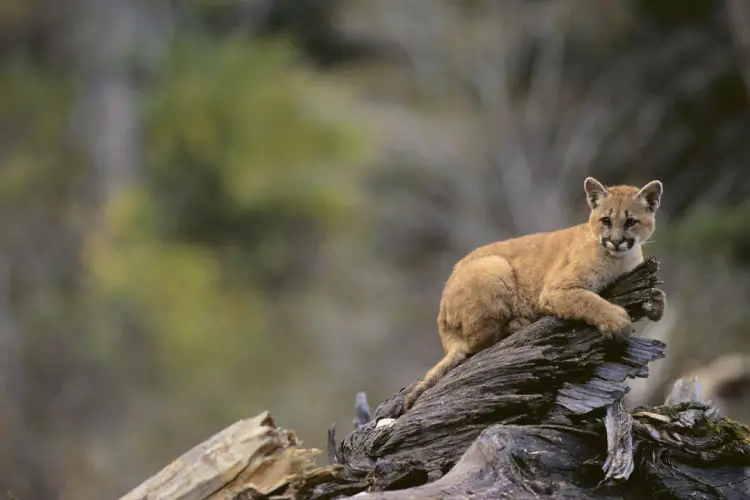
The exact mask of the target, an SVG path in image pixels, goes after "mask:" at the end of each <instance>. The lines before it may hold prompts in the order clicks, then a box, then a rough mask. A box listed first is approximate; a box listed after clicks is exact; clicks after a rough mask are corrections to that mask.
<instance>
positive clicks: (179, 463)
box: [120, 412, 337, 500]
mask: <svg viewBox="0 0 750 500" xmlns="http://www.w3.org/2000/svg"><path fill="white" fill-rule="evenodd" d="M298 444H299V441H298V440H297V437H296V435H295V434H294V432H292V431H289V430H285V429H280V428H278V427H276V425H275V424H274V422H273V419H272V418H271V415H270V414H269V413H268V412H263V413H261V414H260V415H258V416H256V417H254V418H248V419H244V420H240V421H239V422H236V423H234V424H233V425H231V426H229V427H227V428H226V429H224V430H223V431H221V432H219V433H217V434H215V435H214V436H212V437H211V438H209V439H207V440H206V441H204V442H203V443H201V444H199V445H198V446H195V447H194V448H192V449H191V450H189V451H188V452H186V453H185V454H183V455H182V456H181V457H179V458H178V459H177V460H175V461H174V462H172V463H171V464H169V465H168V466H167V467H165V468H164V469H162V470H161V471H160V472H159V473H157V474H156V475H155V476H153V477H151V478H150V479H148V480H147V481H145V482H144V483H142V484H141V485H139V486H138V487H136V488H135V489H133V490H132V491H130V492H129V493H127V494H126V495H124V496H123V497H121V498H120V500H157V499H158V500H232V499H234V498H236V497H238V496H241V495H244V496H245V497H246V498H252V497H253V495H255V496H256V497H257V496H260V497H261V498H262V497H264V495H266V494H271V493H273V492H274V491H276V490H279V489H282V490H283V489H286V488H287V487H288V480H287V477H288V476H289V475H292V476H294V477H297V478H299V479H301V480H304V481H306V482H307V483H308V484H314V483H315V481H326V480H329V478H330V477H331V476H332V475H333V473H334V472H335V471H336V470H337V468H336V467H322V468H315V462H314V460H313V457H314V456H315V455H316V454H318V453H319V451H318V450H304V449H297V445H298Z"/></svg>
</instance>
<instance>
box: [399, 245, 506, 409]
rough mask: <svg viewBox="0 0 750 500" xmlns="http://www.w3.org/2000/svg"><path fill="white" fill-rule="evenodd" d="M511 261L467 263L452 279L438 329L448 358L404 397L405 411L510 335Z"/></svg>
mask: <svg viewBox="0 0 750 500" xmlns="http://www.w3.org/2000/svg"><path fill="white" fill-rule="evenodd" d="M512 276H513V271H512V269H511V267H510V265H509V264H508V261H506V260H505V259H503V258H502V257H497V256H492V257H487V258H485V259H481V260H476V261H473V262H469V263H467V264H465V265H464V266H463V267H461V268H460V269H456V270H455V271H454V274H453V275H451V277H450V278H449V279H448V282H447V283H446V286H445V290H444V292H443V298H442V300H441V301H440V313H439V314H438V329H439V332H440V340H441V342H442V344H443V349H444V350H445V356H444V357H443V359H442V360H440V361H439V362H438V364H436V365H435V366H434V367H433V368H432V369H431V370H430V371H428V372H427V374H426V375H425V376H424V378H423V379H422V381H421V382H419V383H418V384H417V385H416V387H414V389H413V390H412V391H411V392H410V393H409V394H407V395H406V397H405V398H404V411H407V410H409V408H411V407H412V405H413V404H414V402H415V401H416V400H417V398H419V396H421V395H422V393H424V392H425V391H426V390H427V389H429V388H430V387H432V386H434V385H435V384H436V383H437V381H438V380H440V378H441V377H443V376H444V375H445V374H446V373H448V372H449V371H450V370H452V369H453V368H455V367H456V366H458V365H460V364H461V363H463V362H464V361H465V360H466V358H468V357H469V356H471V355H473V354H476V353H478V352H479V351H481V350H483V349H486V348H487V347H489V346H491V345H493V344H495V343H496V342H498V341H499V340H501V339H502V338H503V337H505V336H507V335H508V332H507V327H508V321H509V319H510V318H511V317H512V314H511V307H510V297H511V296H512V294H513V293H514V292H515V284H514V283H513V281H512Z"/></svg>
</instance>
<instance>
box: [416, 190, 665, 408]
mask: <svg viewBox="0 0 750 500" xmlns="http://www.w3.org/2000/svg"><path fill="white" fill-rule="evenodd" d="M584 191H585V193H586V199H587V200H588V204H589V206H590V207H591V214H590V216H589V221H588V222H584V223H582V224H579V225H577V226H573V227H569V228H566V229H561V230H559V231H553V232H548V233H536V234H530V235H526V236H522V237H519V238H513V239H509V240H505V241H498V242H496V243H492V244H489V245H485V246H483V247H480V248H477V249H476V250H474V251H472V252H471V253H469V254H468V255H467V256H466V257H464V258H463V259H461V260H460V261H459V262H458V263H457V264H456V265H455V266H454V268H453V272H452V273H451V275H450V277H449V278H448V280H447V282H446V284H445V288H444V290H443V296H442V298H441V300H440V311H439V313H438V319H437V326H438V332H439V334H440V341H441V342H442V344H443V349H444V350H445V356H444V357H443V359H442V360H440V362H438V363H437V364H436V365H435V366H434V367H433V368H432V369H431V370H430V371H429V372H427V374H426V375H425V376H424V378H423V379H422V381H421V382H420V383H419V384H417V385H416V386H415V388H414V389H413V390H412V391H411V392H410V393H409V394H407V395H406V397H405V398H404V408H405V409H407V410H408V409H409V408H410V407H411V406H412V404H414V401H415V400H416V399H417V398H418V397H419V396H420V394H422V393H423V392H424V391H425V390H427V389H429V388H430V387H432V386H433V385H435V383H436V382H437V381H438V380H439V379H440V377H442V376H443V375H445V373H447V372H448V371H450V370H451V369H453V368H454V367H455V366H457V365H459V364H460V363H462V362H463V361H464V360H465V359H466V358H467V357H469V356H471V355H473V354H476V353H477V352H479V351H481V350H483V349H486V348H487V347H489V346H491V345H493V344H494V343H496V342H498V341H500V340H502V339H503V338H505V337H507V336H508V335H511V334H512V333H514V332H516V331H518V330H520V329H522V328H523V327H524V326H526V325H528V324H530V323H531V322H533V321H536V320H537V319H539V318H541V317H542V316H557V317H560V318H565V319H577V320H582V321H585V322H586V323H588V324H590V325H592V326H594V327H596V328H597V329H598V330H599V331H600V332H601V333H602V335H604V336H605V337H607V338H615V337H624V336H627V335H629V334H630V333H631V332H632V325H631V321H630V317H629V316H628V313H627V312H626V311H625V309H623V308H622V307H620V306H617V305H615V304H612V303H611V302H608V301H606V300H604V299H603V298H601V297H600V296H599V295H598V292H600V291H601V290H602V289H603V288H604V287H605V286H607V285H608V284H610V283H612V282H613V281H614V280H615V279H617V278H618V277H620V276H621V275H623V274H625V273H627V272H629V271H631V270H632V269H633V268H634V267H635V266H637V265H638V264H640V263H641V262H643V253H642V252H641V246H642V245H643V243H645V242H646V241H647V240H648V239H649V238H650V237H651V235H652V233H653V232H654V228H655V227H656V211H657V209H658V208H659V202H660V201H661V194H662V184H661V182H659V181H652V182H649V183H648V184H646V185H645V186H644V187H643V188H641V189H639V188H636V187H633V186H613V187H605V186H603V185H602V184H601V183H600V182H598V181H597V180H595V179H593V178H591V177H589V178H587V179H586V180H585V181H584ZM606 217H609V219H606ZM603 218H604V219H603ZM628 219H631V220H630V221H628ZM626 226H627V227H626ZM665 307H666V296H665V295H664V292H663V291H661V290H659V289H653V290H652V294H651V299H650V301H649V302H647V304H646V306H645V309H646V311H647V315H648V317H649V318H650V319H651V320H653V321H658V320H659V319H660V318H661V317H662V314H663V313H664V309H665Z"/></svg>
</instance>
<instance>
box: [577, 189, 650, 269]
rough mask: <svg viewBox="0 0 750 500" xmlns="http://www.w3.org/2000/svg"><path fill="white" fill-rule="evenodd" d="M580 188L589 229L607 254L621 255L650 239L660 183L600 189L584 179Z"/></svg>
mask: <svg viewBox="0 0 750 500" xmlns="http://www.w3.org/2000/svg"><path fill="white" fill-rule="evenodd" d="M584 189H585V190H586V199H587V200H588V203H589V207H591V215H590V216H589V225H590V226H591V230H592V231H593V233H594V235H595V236H596V237H597V239H598V240H599V243H601V245H602V246H603V247H604V248H605V249H607V251H609V253H610V254H611V255H613V256H622V255H625V254H626V253H627V252H628V251H629V250H632V249H633V248H636V246H638V245H641V244H643V243H645V242H646V241H647V240H648V239H649V238H650V237H651V235H652V234H653V232H654V229H655V228H656V210H657V209H658V208H659V202H660V201H661V193H662V185H661V182H659V181H651V182H649V183H648V184H646V185H645V186H643V187H642V188H640V189H639V188H637V187H634V186H610V187H604V186H603V185H602V183H600V182H599V181H597V180H596V179H594V178H593V177H587V178H586V181H585V182H584Z"/></svg>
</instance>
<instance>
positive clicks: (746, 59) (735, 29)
mask: <svg viewBox="0 0 750 500" xmlns="http://www.w3.org/2000/svg"><path fill="white" fill-rule="evenodd" d="M726 14H727V20H728V22H729V31H730V32H731V34H732V37H733V39H734V44H735V48H736V50H737V56H738V57H737V59H738V61H739V66H740V70H741V71H742V76H743V78H744V79H745V86H746V87H747V89H748V93H750V1H749V0H726Z"/></svg>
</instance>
